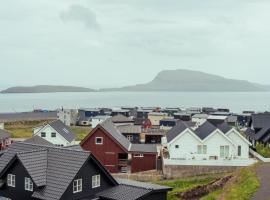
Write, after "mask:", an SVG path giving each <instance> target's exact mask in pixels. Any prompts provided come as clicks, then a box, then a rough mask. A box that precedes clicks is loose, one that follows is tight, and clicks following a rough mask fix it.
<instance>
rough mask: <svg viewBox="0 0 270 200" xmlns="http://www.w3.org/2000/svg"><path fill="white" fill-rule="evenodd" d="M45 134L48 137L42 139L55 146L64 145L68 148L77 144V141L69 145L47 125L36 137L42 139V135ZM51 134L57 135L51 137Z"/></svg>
mask: <svg viewBox="0 0 270 200" xmlns="http://www.w3.org/2000/svg"><path fill="white" fill-rule="evenodd" d="M42 132H45V133H46V137H42V138H43V139H45V140H47V141H49V142H51V143H52V144H54V145H63V146H68V145H73V144H75V141H73V142H71V143H69V142H68V141H67V140H66V139H65V138H64V137H63V136H62V135H60V134H59V133H57V132H56V131H55V130H54V129H53V128H52V127H51V126H49V125H46V126H45V127H44V128H42V129H40V130H39V131H38V132H37V133H36V135H38V136H39V137H41V133H42ZM51 133H56V137H51Z"/></svg>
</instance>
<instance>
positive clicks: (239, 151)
mask: <svg viewBox="0 0 270 200" xmlns="http://www.w3.org/2000/svg"><path fill="white" fill-rule="evenodd" d="M241 154H242V150H241V146H240V145H239V146H238V149H237V155H238V156H241Z"/></svg>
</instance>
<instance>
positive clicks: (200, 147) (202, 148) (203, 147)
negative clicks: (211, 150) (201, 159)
mask: <svg viewBox="0 0 270 200" xmlns="http://www.w3.org/2000/svg"><path fill="white" fill-rule="evenodd" d="M197 153H198V154H207V146H206V145H198V146H197Z"/></svg>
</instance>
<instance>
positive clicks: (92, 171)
mask: <svg viewBox="0 0 270 200" xmlns="http://www.w3.org/2000/svg"><path fill="white" fill-rule="evenodd" d="M98 174H100V180H101V187H99V188H92V176H93V175H98ZM76 179H82V182H83V190H82V192H79V193H75V194H73V181H72V182H71V184H70V185H69V187H68V188H67V190H66V192H65V193H64V195H63V196H62V197H61V200H74V199H81V198H84V197H85V198H86V197H94V196H95V194H96V193H98V192H100V191H102V190H104V189H107V188H110V187H112V186H113V183H111V181H110V180H109V179H108V178H107V176H105V175H104V174H103V173H102V172H101V170H100V169H99V167H97V166H96V164H94V162H93V161H92V160H91V159H90V160H89V161H88V162H87V163H86V164H85V165H84V166H83V167H82V168H81V170H80V171H79V173H78V174H77V175H76V177H75V178H74V180H76Z"/></svg>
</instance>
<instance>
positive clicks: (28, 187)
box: [24, 177, 34, 192]
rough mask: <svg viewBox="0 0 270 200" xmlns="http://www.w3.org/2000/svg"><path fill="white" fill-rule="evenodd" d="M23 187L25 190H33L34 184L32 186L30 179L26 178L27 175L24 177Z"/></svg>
mask: <svg viewBox="0 0 270 200" xmlns="http://www.w3.org/2000/svg"><path fill="white" fill-rule="evenodd" d="M24 189H25V190H26V191H30V192H33V189H34V186H33V182H32V180H31V179H30V178H27V177H25V178H24Z"/></svg>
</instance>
